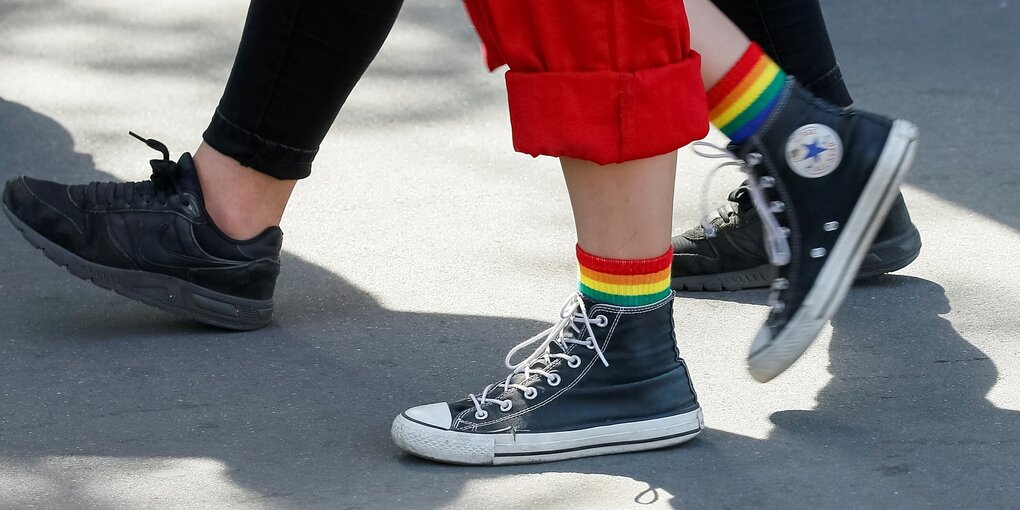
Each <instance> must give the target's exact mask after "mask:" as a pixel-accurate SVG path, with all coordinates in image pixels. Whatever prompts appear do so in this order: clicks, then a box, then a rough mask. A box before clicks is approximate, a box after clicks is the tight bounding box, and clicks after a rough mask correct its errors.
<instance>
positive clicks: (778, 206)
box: [769, 200, 786, 214]
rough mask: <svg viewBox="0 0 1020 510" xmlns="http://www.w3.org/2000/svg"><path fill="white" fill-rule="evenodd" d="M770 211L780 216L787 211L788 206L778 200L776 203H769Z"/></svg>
mask: <svg viewBox="0 0 1020 510" xmlns="http://www.w3.org/2000/svg"><path fill="white" fill-rule="evenodd" d="M769 209H770V210H771V211H772V212H773V213H776V214H779V213H781V212H783V211H785V210H786V204H785V203H783V202H780V201H778V200H776V201H775V202H771V203H769Z"/></svg>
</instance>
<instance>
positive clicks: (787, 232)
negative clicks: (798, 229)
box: [779, 227, 790, 239]
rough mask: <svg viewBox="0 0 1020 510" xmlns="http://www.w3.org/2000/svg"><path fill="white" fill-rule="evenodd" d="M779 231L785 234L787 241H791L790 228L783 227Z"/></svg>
mask: <svg viewBox="0 0 1020 510" xmlns="http://www.w3.org/2000/svg"><path fill="white" fill-rule="evenodd" d="M779 230H780V231H782V233H783V237H785V238H787V239H789V238H790V229H789V228H787V227H781V228H780V229H779Z"/></svg>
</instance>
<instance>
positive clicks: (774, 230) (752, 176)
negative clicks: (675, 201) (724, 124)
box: [691, 142, 790, 266]
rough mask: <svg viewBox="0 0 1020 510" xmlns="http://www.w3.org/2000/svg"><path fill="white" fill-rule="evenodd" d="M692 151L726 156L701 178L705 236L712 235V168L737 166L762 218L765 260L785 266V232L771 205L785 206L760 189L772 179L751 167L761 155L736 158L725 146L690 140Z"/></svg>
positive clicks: (787, 255)
mask: <svg viewBox="0 0 1020 510" xmlns="http://www.w3.org/2000/svg"><path fill="white" fill-rule="evenodd" d="M691 147H692V149H693V150H694V153H695V154H697V155H699V156H701V157H703V158H708V159H730V160H732V161H727V162H725V163H721V164H719V166H717V167H715V168H713V169H712V170H711V171H710V172H709V174H708V177H706V178H705V182H704V184H703V185H702V188H701V212H702V219H701V226H702V228H703V229H704V230H705V235H706V236H707V237H713V236H715V226H714V225H712V217H711V215H710V214H711V213H709V212H708V209H709V208H708V194H709V188H710V184H711V182H712V179H713V178H714V177H715V174H716V172H718V171H719V169H721V168H724V167H728V166H735V167H738V168H740V171H741V172H744V173H745V174H747V176H748V179H747V190H748V191H749V192H750V193H751V202H752V203H753V204H754V208H755V209H756V210H757V211H758V217H759V218H761V221H762V230H763V231H764V233H765V252H766V253H768V255H769V262H771V263H772V265H774V266H785V265H787V264H789V263H790V243H789V242H788V241H787V237H788V235H789V234H788V232H787V231H786V230H784V229H783V228H782V227H780V226H779V222H778V221H776V218H775V216H774V214H775V213H776V212H780V211H776V210H774V209H775V207H777V206H779V207H785V205H784V204H782V203H781V202H775V203H773V204H769V203H768V202H766V201H765V193H764V192H762V188H768V187H772V186H773V184H774V182H773V179H772V178H771V177H768V176H765V177H761V178H759V177H758V176H757V174H756V173H755V171H754V167H756V166H758V165H760V164H761V161H762V156H761V154H758V153H757V152H752V153H750V154H748V155H747V159H746V160H744V159H740V158H738V157H737V155H736V154H733V153H732V152H730V151H729V150H727V149H725V148H722V147H719V146H718V145H715V144H711V143H708V142H694V144H692V146H691ZM706 148H707V149H714V150H715V151H716V152H707V151H705V150H704V149H706Z"/></svg>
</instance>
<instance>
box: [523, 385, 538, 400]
mask: <svg viewBox="0 0 1020 510" xmlns="http://www.w3.org/2000/svg"><path fill="white" fill-rule="evenodd" d="M537 396H538V390H536V389H535V388H528V389H526V390H524V398H526V399H528V400H534V399H535V397H537Z"/></svg>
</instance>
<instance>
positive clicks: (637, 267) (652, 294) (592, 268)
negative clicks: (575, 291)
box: [577, 245, 673, 306]
mask: <svg viewBox="0 0 1020 510" xmlns="http://www.w3.org/2000/svg"><path fill="white" fill-rule="evenodd" d="M672 262H673V248H672V247H670V249H669V250H667V251H666V253H664V254H662V256H660V257H655V258H654V259H645V260H619V259H607V258H602V257H597V256H595V255H592V254H590V253H588V252H585V251H584V250H582V249H581V246H580V245H578V246H577V266H578V273H579V279H580V283H579V284H578V287H579V288H580V290H581V294H584V295H585V296H588V297H589V298H591V299H594V300H596V301H601V302H603V303H608V304H611V305H616V306H644V305H649V304H652V303H655V302H656V301H659V300H661V299H662V298H665V297H666V296H668V295H669V292H670V290H669V279H670V265H671V264H672Z"/></svg>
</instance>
